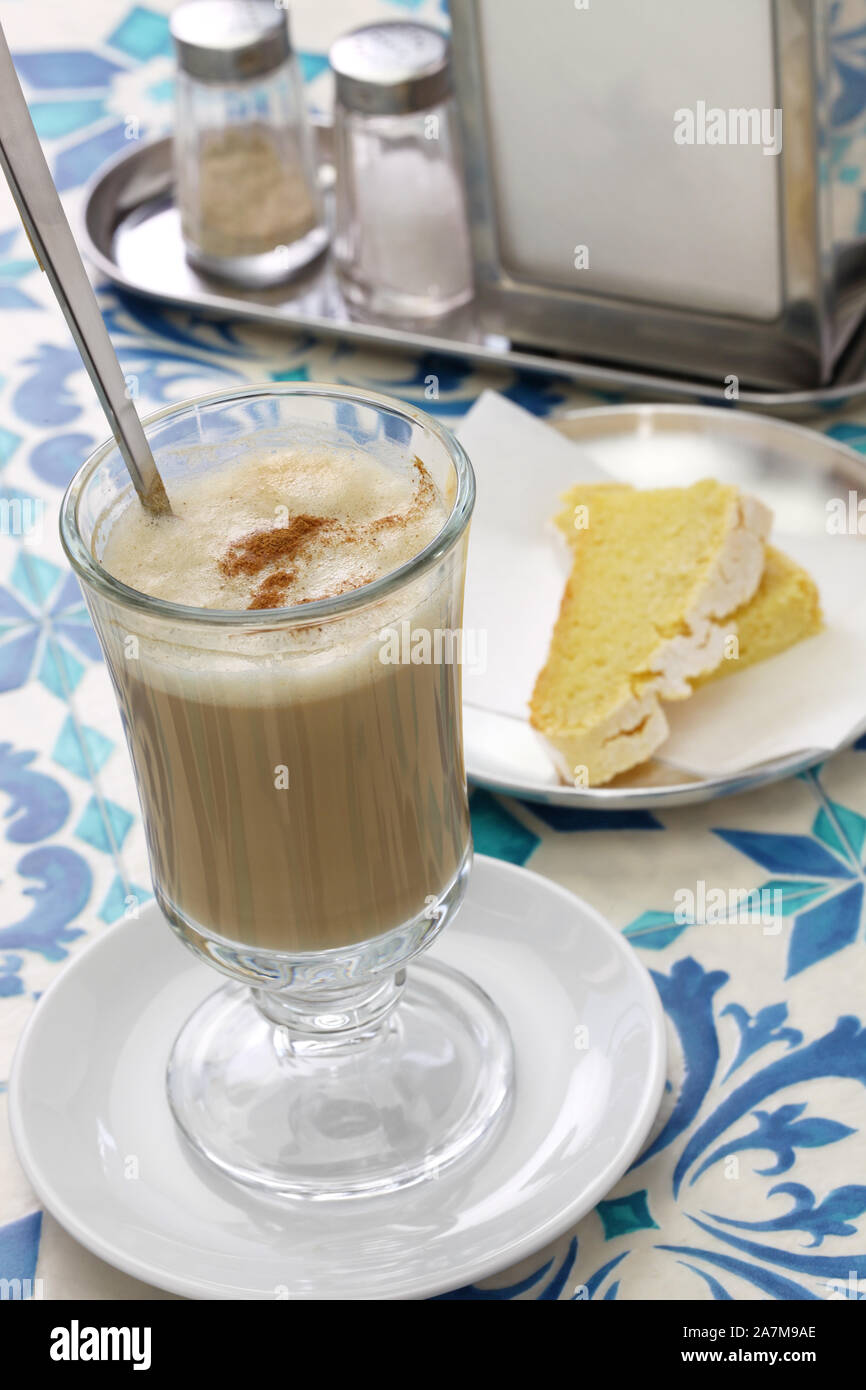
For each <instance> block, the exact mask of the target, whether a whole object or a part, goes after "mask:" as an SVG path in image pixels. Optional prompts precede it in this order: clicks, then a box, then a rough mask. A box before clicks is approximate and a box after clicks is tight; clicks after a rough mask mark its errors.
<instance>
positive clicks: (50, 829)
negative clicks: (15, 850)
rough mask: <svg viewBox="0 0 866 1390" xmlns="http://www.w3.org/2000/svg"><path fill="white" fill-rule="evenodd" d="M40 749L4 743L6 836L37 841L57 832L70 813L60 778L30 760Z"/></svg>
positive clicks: (0, 766) (0, 758) (1, 769)
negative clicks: (35, 765) (18, 747)
mask: <svg viewBox="0 0 866 1390" xmlns="http://www.w3.org/2000/svg"><path fill="white" fill-rule="evenodd" d="M36 756H37V755H36V753H35V752H32V751H29V750H22V751H20V752H16V751H15V749H14V748H13V746H12V744H11V743H0V791H2V792H5V793H6V795H7V796H8V798H9V805H8V806H7V809H6V813H5V820H6V839H7V840H11V841H12V842H13V843H14V844H19V845H22V844H23V845H28V844H34V843H35V842H36V841H37V840H44V839H46V838H47V837H48V836H49V835H54V834H55V833H56V832H57V831H58V830H59V829H60V827H61V826H62V824H63V822H64V821H65V820H66V817H67V816H68V815H69V796H68V795H67V793H66V791H65V789H64V788H63V787H62V786H61V785H60V783H59V782H57V781H55V779H54V778H53V777H47V776H46V775H45V773H43V772H36V771H34V769H33V768H31V766H30V764H31V763H32V762H33V761H34V759H35V758H36Z"/></svg>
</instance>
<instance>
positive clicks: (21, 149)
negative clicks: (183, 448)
mask: <svg viewBox="0 0 866 1390" xmlns="http://www.w3.org/2000/svg"><path fill="white" fill-rule="evenodd" d="M0 92H2V93H3V98H2V101H0V167H2V169H3V172H4V174H5V175H6V179H7V181H8V183H9V188H10V190H11V192H12V197H13V198H14V199H15V203H16V205H17V207H18V212H19V213H20V215H21V221H22V222H23V223H24V228H25V230H26V232H27V235H28V236H29V238H30V243H31V245H32V247H33V250H34V253H35V255H36V259H37V260H38V261H39V264H40V266H41V268H42V270H44V271H45V274H46V275H47V276H48V281H49V283H50V285H51V288H52V290H53V291H54V294H55V296H56V297H57V300H58V302H59V304H60V307H61V309H62V310H63V314H64V317H65V318H66V322H67V323H68V325H69V329H70V332H71V333H72V336H73V338H74V340H75V345H76V347H77V348H78V351H79V352H80V353H81V357H82V360H83V362H84V365H85V367H86V368H87V371H88V374H89V376H90V380H91V381H92V382H93V385H94V387H95V389H96V394H97V396H98V397H99V401H100V404H101V405H102V409H103V410H104V411H105V414H106V417H107V419H108V423H109V425H110V427H111V432H112V434H113V435H114V437H115V439H116V440H117V443H118V445H119V447H120V452H121V454H122V456H123V460H124V462H125V464H126V466H127V468H128V469H129V473H130V476H131V478H132V481H133V483H134V484H135V489H136V491H137V493H138V495H139V497H140V498H141V501H142V504H143V505H144V506H145V507H147V508H148V510H149V511H152V512H168V511H170V510H171V507H170V504H169V500H168V497H167V495H166V491H165V487H164V485H163V481H162V478H161V477H160V476H159V472H158V470H157V467H156V463H155V461H154V457H153V454H152V452H151V449H150V445H149V444H148V442H147V439H146V438H145V434H144V430H143V429H142V426H141V421H140V420H139V418H138V412H137V411H136V409H135V406H134V405H133V403H132V401H131V399H130V398H129V395H128V393H127V389H126V382H125V380H124V377H123V372H122V370H121V366H120V363H119V362H118V360H117V354H116V353H115V351H114V348H113V346H112V343H111V339H110V338H109V336H108V330H107V328H106V327H105V323H104V321H103V318H102V314H101V313H100V311H99V305H98V304H97V302H96V295H95V294H94V293H93V288H92V286H91V284H90V281H89V280H88V278H87V272H86V270H85V269H84V263H83V261H82V259H81V256H80V254H79V251H78V247H77V246H76V244H75V238H74V237H73V235H72V231H71V229H70V227H69V223H68V222H67V220H66V214H65V213H64V211H63V206H62V204H61V202H60V198H59V196H58V193H57V189H56V188H55V186H54V181H53V179H52V177H51V173H50V171H49V168H48V164H47V163H46V160H45V155H44V154H43V152H42V146H41V145H40V143H39V137H38V135H37V134H36V131H35V129H34V126H33V122H32V120H31V119H30V112H29V110H28V109H27V102H26V101H25V99H24V93H23V92H22V90H21V84H20V82H19V81H18V75H17V73H16V71H15V66H14V64H13V62H12V56H11V54H10V52H9V46H8V44H7V42H6V37H5V35H4V33H3V30H2V28H0Z"/></svg>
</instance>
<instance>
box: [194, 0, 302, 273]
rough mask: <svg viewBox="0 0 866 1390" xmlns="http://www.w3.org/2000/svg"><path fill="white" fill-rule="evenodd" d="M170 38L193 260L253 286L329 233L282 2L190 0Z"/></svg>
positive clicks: (293, 263)
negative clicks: (173, 56)
mask: <svg viewBox="0 0 866 1390" xmlns="http://www.w3.org/2000/svg"><path fill="white" fill-rule="evenodd" d="M171 34H172V38H173V39H174V45H175V51H176V54H177V61H178V74H177V88H176V102H175V134H174V154H175V181H176V196H177V202H178V206H179V208H180V214H181V224H182V229H183V236H184V242H185V245H186V254H187V259H188V260H189V261H190V262H191V264H192V265H194V266H195V267H196V269H198V270H202V271H204V272H206V273H207V274H210V275H213V276H216V277H218V278H220V279H224V280H229V281H232V282H233V283H235V284H237V285H241V286H246V287H249V288H255V287H264V286H267V285H272V284H277V283H279V282H280V281H283V280H286V279H289V278H291V277H292V276H293V275H295V274H297V273H298V272H299V271H300V270H302V269H303V268H304V266H306V265H308V264H309V263H310V261H312V260H313V259H314V258H315V257H317V256H319V255H320V254H321V253H322V251H324V250H325V248H326V246H327V244H328V239H329V238H328V232H327V230H326V227H325V220H324V213H323V207H322V200H321V195H320V192H319V189H318V185H317V179H316V167H315V158H314V153H313V145H312V133H311V131H310V128H309V125H308V122H307V117H306V111H305V108H304V98H303V88H302V84H301V79H300V75H299V72H298V68H297V64H296V62H295V58H294V54H293V52H292V47H291V42H290V39H289V29H288V18H287V15H286V12H285V9H284V8H282V7H280V6H278V5H276V4H274V3H272V0H186V2H185V3H184V4H181V5H179V6H178V7H177V8H176V9H175V10H174V12H173V14H172V16H171Z"/></svg>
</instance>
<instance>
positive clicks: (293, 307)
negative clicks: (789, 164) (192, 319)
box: [79, 125, 866, 415]
mask: <svg viewBox="0 0 866 1390" xmlns="http://www.w3.org/2000/svg"><path fill="white" fill-rule="evenodd" d="M316 134H317V140H318V146H319V163H320V175H321V180H322V184H323V186H324V187H325V188H326V189H328V188H330V187H331V186H332V185H333V177H334V175H333V165H332V164H331V162H330V154H331V148H330V147H331V138H330V137H331V131H330V127H328V126H326V125H319V126H317V127H316ZM171 146H172V142H171V139H170V137H169V138H163V139H160V140H153V141H149V142H143V143H140V144H136V145H134V146H133V147H132V149H131V150H130V151H129V152H126V151H124V152H123V154H122V155H121V156H119V157H118V158H116V159H114V160H113V161H112V162H111V163H109V164H107V165H106V166H105V167H104V168H103V169H102V170H101V171H100V172H99V174H98V175H97V177H96V178H95V179H94V181H93V182H92V183H91V184H90V186H89V188H88V189H87V191H86V195H85V203H84V210H83V218H82V226H81V228H80V232H79V236H80V241H81V249H82V251H83V252H84V254H85V256H86V257H87V258H88V260H89V261H90V262H91V263H92V265H93V266H94V267H95V268H96V269H97V270H98V271H100V272H101V273H102V274H103V275H104V276H106V277H107V279H109V280H111V281H113V283H114V284H115V285H117V286H119V287H120V288H121V289H123V290H127V291H130V292H131V293H133V294H138V295H143V296H145V297H146V298H148V299H154V300H159V301H160V302H162V303H164V304H171V305H176V306H179V307H183V308H194V309H197V310H198V311H199V312H200V313H205V314H211V315H214V316H218V317H226V316H230V317H233V318H242V319H248V320H251V321H253V322H258V323H263V324H267V325H269V326H270V327H274V326H282V327H285V328H289V329H302V330H306V331H308V332H310V333H317V334H322V335H326V336H330V337H336V338H343V339H347V340H349V341H352V342H357V343H362V344H366V345H375V346H377V347H385V348H401V349H404V350H407V349H408V350H411V351H415V352H417V351H419V350H420V351H422V352H428V353H438V354H443V355H446V356H450V357H458V358H462V359H464V360H466V361H470V362H474V363H477V364H479V365H480V366H489V367H508V368H510V369H512V370H513V371H522V372H533V373H542V374H544V375H546V376H553V377H559V378H562V379H564V380H567V381H572V382H574V383H575V384H577V385H578V386H582V387H584V388H585V389H587V390H592V391H604V392H611V391H613V392H616V393H618V394H619V393H622V394H627V395H629V396H634V397H638V398H651V399H653V400H658V399H662V400H672V401H688V402H701V403H703V404H706V405H726V406H730V405H733V404H738V405H740V406H746V407H750V408H753V409H760V410H763V411H773V412H779V413H782V414H789V415H790V414H807V413H812V412H815V411H817V410H820V409H828V408H830V407H833V406H840V405H843V404H845V403H846V402H849V401H852V400H855V399H856V398H858V397H861V396H866V326H864V328H863V329H862V330H861V332H860V333H859V335H858V336H857V338H856V340H855V341H854V342H853V343H852V344H851V346H850V347H849V349H848V351H847V353H846V355H845V358H844V359H843V362H842V364H841V365H840V368H839V371H838V374H837V380H836V381H835V383H834V384H833V385H831V386H828V387H824V388H822V389H821V390H816V391H749V390H745V389H741V390H740V394H739V399H738V401H737V402H732V401H728V400H727V399H726V398H725V394H724V387H723V386H718V387H716V386H713V385H712V384H711V383H708V382H705V381H693V380H687V379H681V378H677V377H672V376H656V375H654V374H652V373H650V372H644V371H639V370H636V369H626V368H619V367H616V366H611V365H605V364H603V363H591V362H573V361H569V360H568V359H566V358H563V357H559V356H556V355H555V354H553V353H545V352H543V351H535V350H533V351H524V350H519V349H516V348H513V347H512V345H511V343H510V342H509V340H508V339H506V338H502V337H499V336H493V335H490V334H485V333H484V332H483V331H482V328H481V326H480V324H479V323H478V321H477V318H476V317H475V315H474V312H473V310H472V308H471V307H470V308H469V309H468V310H464V311H462V312H461V313H460V314H458V315H455V316H452V317H451V318H450V319H449V320H448V322H447V323H444V322H440V323H437V325H436V327H435V330H433V329H432V328H429V327H426V328H423V329H421V328H418V327H413V326H411V325H405V326H403V327H398V326H396V325H392V324H384V323H374V322H369V321H366V320H360V319H358V318H357V317H353V316H352V313H351V312H350V310H349V308H348V306H347V305H346V303H345V301H344V300H343V297H342V294H341V293H340V287H339V284H338V281H337V278H336V275H335V273H334V268H333V265H332V263H331V260H330V258H329V257H327V256H326V257H325V258H324V259H323V260H322V261H321V262H320V263H319V264H318V265H317V266H316V267H314V268H313V269H312V270H311V271H310V272H309V273H308V274H307V275H306V276H305V277H304V278H303V279H301V280H298V281H296V282H294V283H292V284H290V285H283V286H280V287H279V288H277V289H273V290H265V291H261V290H257V291H255V292H250V291H243V290H236V289H234V288H231V287H229V286H226V285H223V284H221V283H220V282H218V281H216V280H211V279H207V278H205V277H204V276H201V275H198V274H197V273H196V272H195V271H194V270H193V269H192V267H191V266H190V265H188V264H187V261H186V258H185V256H184V251H183V242H182V239H181V233H180V219H179V216H178V213H177V209H176V208H175V206H174V199H173V171H172V148H171Z"/></svg>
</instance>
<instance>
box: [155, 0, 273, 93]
mask: <svg viewBox="0 0 866 1390" xmlns="http://www.w3.org/2000/svg"><path fill="white" fill-rule="evenodd" d="M170 28H171V36H172V38H173V39H174V46H175V51H176V53H177V61H178V63H179V65H180V67H181V69H182V70H183V71H184V72H188V73H189V75H190V76H191V77H195V78H197V80H198V81H199V82H243V81H246V80H247V79H249V78H252V77H264V76H265V75H266V74H267V73H269V72H273V71H274V69H275V68H278V67H279V66H280V64H281V63H284V62H285V60H286V59H287V58H288V57H289V55H290V53H291V51H292V46H291V42H290V39H289V25H288V16H287V14H286V11H285V10H284V9H280V8H278V6H277V5H276V4H275V3H274V0H186V2H185V3H184V4H182V5H178V7H177V9H176V10H175V11H174V12H173V14H172V16H171V21H170Z"/></svg>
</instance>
